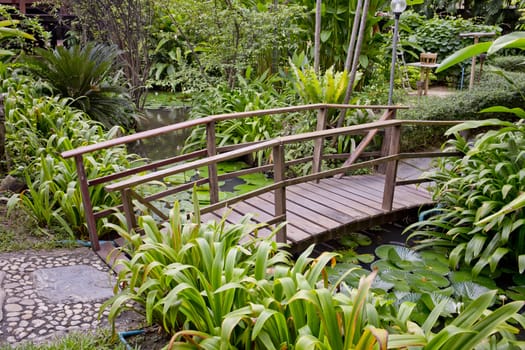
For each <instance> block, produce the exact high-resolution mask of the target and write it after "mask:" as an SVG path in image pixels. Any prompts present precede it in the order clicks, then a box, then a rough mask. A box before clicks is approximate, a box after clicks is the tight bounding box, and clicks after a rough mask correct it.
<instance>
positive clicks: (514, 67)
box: [488, 56, 525, 73]
mask: <svg viewBox="0 0 525 350" xmlns="http://www.w3.org/2000/svg"><path fill="white" fill-rule="evenodd" d="M488 63H489V64H491V65H494V66H496V67H498V68H501V69H503V70H504V71H507V72H521V73H525V58H524V57H523V56H498V57H493V58H491V59H490V61H489V62H488Z"/></svg>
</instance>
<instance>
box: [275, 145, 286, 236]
mask: <svg viewBox="0 0 525 350" xmlns="http://www.w3.org/2000/svg"><path fill="white" fill-rule="evenodd" d="M284 177H285V175H284V146H283V145H282V144H281V143H279V145H277V146H274V147H273V179H274V181H275V183H279V182H281V181H284ZM274 206H275V217H279V216H282V217H284V218H286V187H284V185H282V186H279V187H278V188H276V189H275V191H274ZM276 240H277V242H282V243H286V226H283V227H282V228H281V229H280V230H279V232H278V233H277V236H276Z"/></svg>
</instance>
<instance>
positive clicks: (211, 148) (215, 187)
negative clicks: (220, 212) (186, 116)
mask: <svg viewBox="0 0 525 350" xmlns="http://www.w3.org/2000/svg"><path fill="white" fill-rule="evenodd" d="M206 146H207V151H208V157H212V156H214V155H216V154H217V145H216V139H215V122H213V121H212V122H210V123H208V124H206ZM208 180H209V185H210V203H211V204H214V203H217V202H218V201H219V181H218V179H217V164H216V163H212V164H209V165H208Z"/></svg>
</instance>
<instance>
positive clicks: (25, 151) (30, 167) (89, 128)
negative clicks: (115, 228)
mask: <svg viewBox="0 0 525 350" xmlns="http://www.w3.org/2000/svg"><path fill="white" fill-rule="evenodd" d="M4 72H6V73H7V72H9V70H5V71H4ZM11 79H12V80H13V81H12V82H11V83H8V82H5V81H4V84H5V86H7V87H8V90H9V93H8V95H7V98H6V99H5V111H6V121H5V125H6V152H7V155H8V165H9V169H10V173H11V174H12V175H15V176H18V177H21V178H22V179H24V180H25V181H26V184H27V186H28V189H27V190H26V191H24V192H22V193H20V194H15V195H13V196H12V197H11V198H10V199H9V203H8V206H9V207H10V208H11V209H12V208H14V207H21V208H22V209H24V210H25V211H26V212H27V213H28V214H29V215H30V216H31V217H33V218H34V219H35V220H36V221H37V222H38V225H39V226H40V227H43V228H47V229H52V230H54V231H55V232H58V233H66V234H67V235H68V236H69V237H71V238H84V237H86V236H87V227H86V219H85V215H84V208H83V205H82V200H81V195H80V189H79V184H78V178H77V172H76V167H75V162H74V160H73V159H67V160H65V159H62V158H61V156H60V153H61V152H63V151H66V150H71V149H74V148H76V147H79V146H82V145H86V144H92V143H96V142H101V141H104V140H108V139H110V138H113V137H114V136H115V135H116V134H117V133H119V132H120V129H119V128H117V127H115V128H113V129H111V130H110V131H105V130H104V129H103V127H102V125H101V124H99V123H97V122H94V121H92V120H90V119H89V118H88V117H87V116H86V115H85V114H84V113H83V112H81V111H79V110H77V109H73V108H71V107H70V106H69V100H68V99H62V98H59V97H46V96H43V97H39V96H38V92H37V90H36V89H35V87H37V86H38V84H34V83H33V82H32V81H31V80H30V79H29V78H27V77H25V78H24V77H22V76H16V75H15V78H11ZM11 79H6V80H11ZM15 88H16V89H15ZM133 159H135V158H133V156H129V155H128V154H127V151H126V149H125V148H124V147H116V148H112V149H108V150H105V151H102V152H99V153H97V154H96V155H93V156H90V157H86V160H85V165H86V172H87V174H88V177H91V178H93V177H95V176H96V175H98V176H102V175H103V174H109V173H114V172H115V171H116V170H118V169H120V168H122V167H129V166H130V162H131V161H133ZM90 195H91V201H92V203H93V206H94V207H95V208H97V207H99V208H100V207H102V208H104V207H110V206H113V205H115V204H116V202H117V196H115V195H113V194H109V193H106V192H105V191H104V189H103V186H102V185H99V186H95V187H92V188H91V189H90ZM99 225H100V226H99V228H100V229H103V225H102V223H99ZM99 232H101V233H103V232H104V231H99Z"/></svg>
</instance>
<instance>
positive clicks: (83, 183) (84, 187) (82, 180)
mask: <svg viewBox="0 0 525 350" xmlns="http://www.w3.org/2000/svg"><path fill="white" fill-rule="evenodd" d="M75 163H76V165H77V174H78V182H79V185H80V193H81V194H82V205H83V206H84V215H85V216H86V223H87V227H88V232H89V240H90V241H91V248H92V249H93V250H94V251H98V250H100V243H99V242H98V233H97V225H96V223H95V216H94V215H93V205H92V204H91V198H90V197H89V185H88V182H87V176H86V169H85V168H84V160H83V158H82V155H81V154H79V155H77V156H75Z"/></svg>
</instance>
